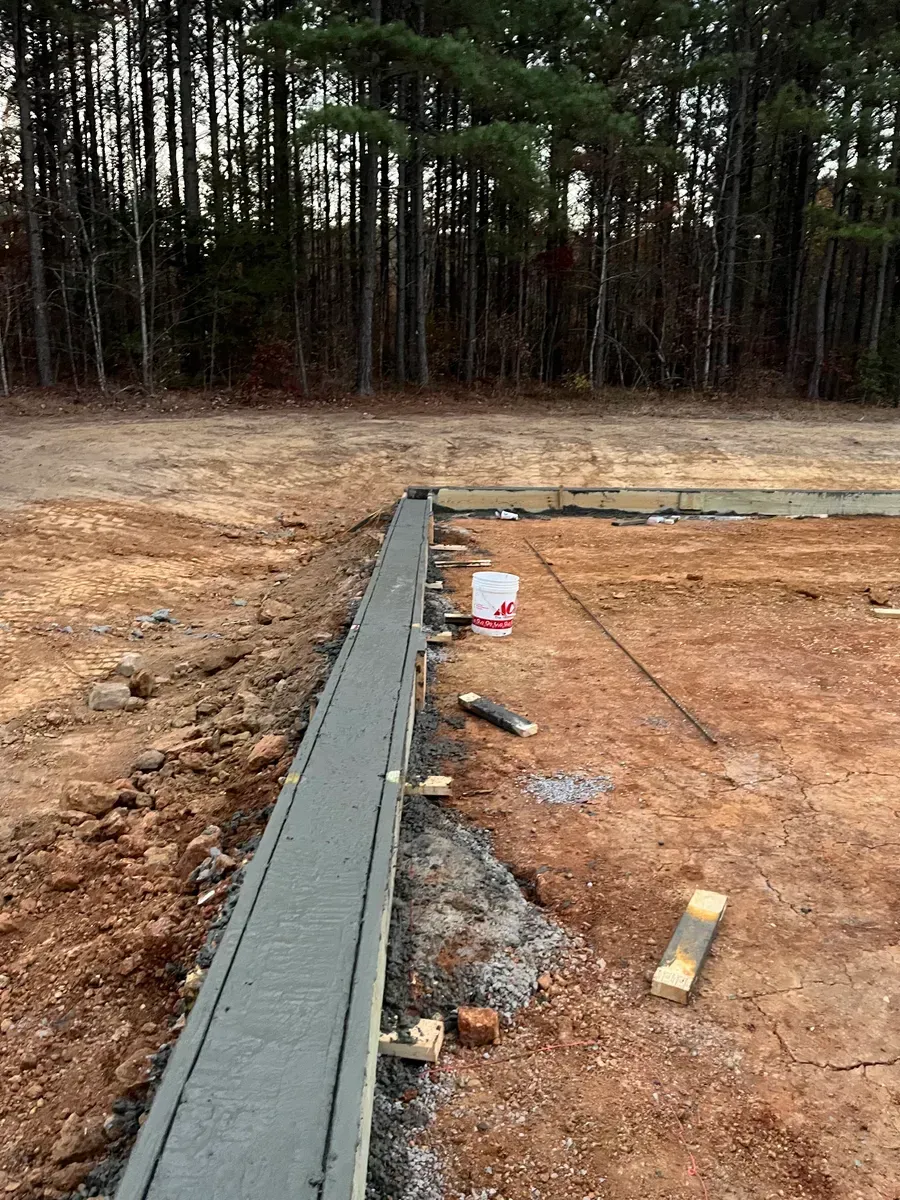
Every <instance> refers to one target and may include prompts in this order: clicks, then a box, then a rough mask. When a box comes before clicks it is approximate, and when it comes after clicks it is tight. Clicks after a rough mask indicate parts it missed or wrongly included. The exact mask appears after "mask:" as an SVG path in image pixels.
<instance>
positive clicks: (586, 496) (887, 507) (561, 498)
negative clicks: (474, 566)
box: [407, 484, 900, 517]
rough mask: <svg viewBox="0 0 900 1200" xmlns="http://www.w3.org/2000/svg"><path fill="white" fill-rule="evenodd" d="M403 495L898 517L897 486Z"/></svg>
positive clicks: (589, 511)
mask: <svg viewBox="0 0 900 1200" xmlns="http://www.w3.org/2000/svg"><path fill="white" fill-rule="evenodd" d="M407 495H408V496H411V497H416V498H418V499H422V498H423V497H424V496H426V495H430V496H431V497H432V500H433V503H434V507H435V509H436V510H439V511H443V512H471V513H481V512H491V513H493V512H494V511H495V510H497V509H501V508H505V509H509V510H511V511H515V512H522V513H529V514H533V515H537V514H541V513H553V514H556V515H576V516H577V515H594V516H629V515H635V516H639V515H648V516H649V515H652V514H654V513H660V514H662V513H684V514H687V515H700V514H708V515H711V516H713V515H720V516H726V515H734V516H770V517H816V516H829V517H863V516H873V517H874V516H880V517H881V516H883V517H896V516H900V490H897V491H865V490H849V489H848V490H827V489H815V488H712V487H710V488H679V487H671V488H665V487H606V488H602V487H600V488H581V487H565V486H561V485H560V486H534V487H502V486H498V487H493V486H490V485H485V486H477V487H455V486H446V485H442V484H435V485H432V484H425V485H420V486H413V487H409V488H407Z"/></svg>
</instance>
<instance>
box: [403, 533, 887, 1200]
mask: <svg viewBox="0 0 900 1200" xmlns="http://www.w3.org/2000/svg"><path fill="white" fill-rule="evenodd" d="M452 525H453V527H454V537H456V536H457V534H456V533H455V530H456V529H457V528H459V527H464V528H467V529H469V530H471V531H472V532H473V533H474V537H475V542H476V544H477V545H478V546H479V547H480V548H483V549H484V550H485V551H487V552H488V553H490V555H491V557H492V559H493V569H495V570H508V571H512V572H514V573H515V574H517V575H519V576H520V579H521V590H520V593H519V597H520V610H519V613H518V615H517V617H516V622H515V627H514V632H513V635H512V637H511V638H509V639H502V640H501V639H490V638H485V637H480V636H478V635H476V634H472V633H470V634H468V635H467V636H466V637H464V638H463V639H461V640H460V641H459V643H458V645H456V646H454V648H453V649H452V650H451V651H450V652H449V656H448V661H447V662H446V663H444V664H443V665H442V666H441V667H440V669H439V675H438V689H439V700H440V703H441V705H442V707H443V708H444V710H445V711H446V712H448V714H449V713H451V712H452V713H455V712H457V711H458V710H457V708H456V699H455V698H456V695H457V694H458V693H460V692H465V691H476V692H480V693H481V694H483V695H487V696H490V697H492V698H494V699H496V700H498V701H500V702H501V703H503V704H505V705H507V706H509V707H510V708H512V709H514V710H515V711H517V712H520V713H522V714H523V715H526V716H527V717H529V718H530V719H531V720H534V721H536V722H537V723H538V726H539V732H538V734H537V735H536V736H535V737H531V738H527V739H519V738H516V737H511V736H510V735H508V734H504V733H503V732H501V731H500V730H497V729H495V728H493V727H492V726H490V725H487V724H485V723H484V722H480V721H477V720H475V719H473V718H471V717H467V718H466V729H465V735H464V737H465V742H466V744H467V746H468V748H469V751H470V754H469V758H468V760H467V763H466V765H465V766H464V767H463V769H462V770H460V769H459V767H458V766H457V767H456V768H455V769H454V774H455V779H454V800H453V801H452V803H453V804H454V806H455V807H456V808H457V809H458V811H459V812H460V813H461V814H462V815H463V816H464V818H465V819H467V820H468V821H471V822H472V823H473V824H475V825H478V826H486V827H487V828H489V829H491V830H492V831H493V838H494V844H495V851H496V853H497V855H498V857H499V858H500V859H501V861H503V862H505V863H507V864H508V865H509V866H510V868H511V869H512V870H513V872H514V873H515V874H516V876H517V877H518V878H519V879H520V880H521V881H522V884H523V887H524V888H525V889H526V891H527V892H528V894H530V895H532V896H533V897H534V898H535V899H536V900H537V901H538V903H540V904H542V905H543V906H544V907H545V908H546V910H547V911H548V913H550V914H552V916H553V917H554V918H555V919H557V920H558V921H560V922H561V923H562V925H563V926H564V927H565V928H566V929H568V930H570V931H571V932H572V934H573V935H575V936H576V937H577V938H583V939H584V943H583V945H579V944H576V946H575V948H574V949H573V952H572V954H571V955H570V957H569V959H568V960H567V962H566V965H565V967H564V969H563V972H562V974H560V975H557V976H555V977H554V979H553V981H552V982H550V986H549V989H548V990H547V991H543V992H540V993H539V994H538V995H537V996H536V997H535V1000H534V1001H533V1002H532V1004H531V1005H530V1006H529V1007H528V1009H527V1010H525V1011H524V1012H523V1013H522V1015H521V1018H520V1019H519V1020H518V1021H517V1023H516V1025H515V1027H514V1028H513V1029H512V1030H510V1031H509V1032H508V1033H506V1034H505V1035H504V1039H503V1044H502V1046H500V1047H497V1048H494V1049H492V1050H491V1051H490V1052H489V1053H487V1054H484V1053H477V1054H476V1053H471V1052H466V1051H460V1052H459V1053H458V1055H457V1056H456V1057H455V1058H454V1059H453V1060H452V1061H450V1062H449V1064H447V1068H446V1069H448V1070H449V1071H450V1072H452V1073H453V1075H454V1076H455V1078H456V1079H457V1080H458V1081H459V1082H460V1083H461V1084H462V1087H461V1088H460V1090H458V1091H457V1092H456V1093H455V1094H454V1095H453V1097H452V1099H451V1100H450V1102H449V1104H448V1105H447V1106H446V1107H445V1108H443V1109H442V1110H441V1112H440V1114H439V1117H438V1121H437V1124H436V1125H435V1126H434V1127H433V1128H432V1129H431V1130H430V1131H429V1132H428V1133H427V1134H426V1141H427V1143H428V1144H429V1145H433V1146H435V1147H437V1148H439V1150H440V1151H441V1152H443V1153H449V1165H448V1170H447V1176H448V1194H453V1195H455V1194H457V1193H458V1194H461V1195H463V1194H464V1195H466V1196H470V1195H479V1196H481V1195H485V1196H487V1195H492V1196H495V1197H496V1198H497V1200H500V1198H501V1197H502V1198H504V1200H541V1198H543V1200H547V1198H549V1197H553V1198H554V1200H563V1198H565V1200H570V1198H571V1200H583V1198H585V1197H596V1198H600V1197H602V1198H603V1200H651V1198H652V1200H676V1198H678V1200H682V1198H688V1197H699V1198H705V1200H707V1198H708V1200H764V1198H768V1197H781V1196H784V1197H788V1198H790V1200H801V1197H802V1198H813V1197H815V1198H816V1200H875V1198H878V1200H897V1197H898V1196H900V1183H898V1176H900V1172H898V1170H897V1152H898V1145H900V1022H898V1018H897V1007H898V1004H900V950H898V945H897V944H898V925H900V885H898V881H897V866H896V864H897V848H898V845H900V841H898V837H897V832H896V829H897V819H898V815H900V812H898V809H900V739H898V735H900V712H898V708H897V685H898V666H900V653H898V637H900V623H895V622H892V621H891V620H885V619H879V618H877V617H875V616H873V615H872V612H871V608H872V604H871V601H872V600H873V599H874V598H878V599H881V600H888V601H893V602H897V601H898V600H900V522H897V521H894V520H874V519H873V520H868V519H866V520H831V519H829V520H807V521H789V520H768V521H765V520H757V521H741V522H733V523H730V522H728V523H726V522H713V521H705V522H694V521H691V522H685V523H680V524H677V525H674V526H665V525H662V526H641V527H615V526H613V525H612V524H611V523H610V522H609V521H606V520H595V519H583V518H558V519H554V520H552V521H524V520H523V521H519V522H517V523H516V524H513V523H511V522H510V523H509V524H506V523H501V522H497V521H486V520H462V521H461V520H459V519H454V520H453V521H452ZM442 536H444V535H442ZM444 540H449V535H446V536H445V538H444ZM526 541H531V542H532V543H533V544H534V545H535V546H537V547H538V548H539V549H540V550H541V552H542V553H543V554H544V555H545V556H546V557H547V558H548V559H549V560H551V561H552V563H553V565H554V567H555V569H556V570H557V571H558V572H559V574H560V575H561V577H562V578H563V579H564V580H565V582H566V583H567V585H568V586H569V587H570V588H571V589H572V590H573V591H575V592H576V593H577V594H578V595H580V596H581V598H582V599H583V600H584V601H585V602H586V603H587V604H588V605H589V606H590V607H592V608H594V609H595V611H596V612H597V614H598V615H599V616H600V617H601V620H603V621H604V622H605V623H606V624H607V625H608V626H609V627H610V628H611V629H612V631H613V632H614V633H615V634H616V635H617V636H618V637H619V638H620V639H621V640H622V641H623V642H624V644H625V645H627V646H628V648H629V649H630V650H631V651H632V652H633V653H634V654H636V655H637V657H638V658H639V659H640V660H641V661H642V662H643V663H644V664H645V665H646V666H647V667H649V668H650V670H652V671H653V672H654V673H655V674H656V675H657V676H658V677H659V678H660V680H661V681H662V682H663V683H664V684H665V686H666V687H667V688H669V689H670V690H671V691H672V692H673V693H674V694H675V695H677V697H678V698H679V699H680V700H681V701H682V702H683V703H685V704H686V705H687V706H688V707H689V709H691V710H692V711H693V712H694V713H695V714H696V716H697V717H698V718H699V719H700V720H701V721H702V722H703V723H704V724H705V725H706V726H707V727H709V728H710V729H711V730H712V731H713V733H714V735H715V736H716V737H717V739H718V745H715V746H712V745H709V744H708V743H706V742H705V741H704V740H703V738H702V737H701V736H700V735H699V734H698V733H697V732H696V730H694V729H693V728H692V727H691V726H690V725H689V724H688V722H687V721H685V720H684V718H683V717H682V716H681V715H680V714H679V712H678V711H677V710H676V709H675V708H674V707H673V706H672V705H670V704H669V703H668V702H667V701H666V699H665V698H664V697H663V696H662V695H661V694H660V693H659V692H658V691H657V690H656V689H655V688H654V687H653V686H652V684H650V683H649V682H648V681H646V680H645V679H644V678H643V677H642V676H641V675H640V674H639V672H638V671H637V670H636V668H634V667H633V666H632V664H631V663H629V662H628V660H627V659H626V658H625V656H624V655H623V654H622V653H621V651H620V650H618V649H617V648H616V647H615V646H614V645H613V644H612V643H611V642H609V641H608V640H607V639H606V638H605V637H604V636H603V634H602V633H601V631H600V630H599V629H597V628H596V626H594V625H593V624H592V623H591V622H590V620H589V619H588V618H587V617H586V616H585V615H584V614H583V613H582V612H581V610H580V609H579V608H578V607H577V605H576V604H574V603H573V602H572V601H571V600H569V599H568V598H567V597H566V596H565V595H564V593H563V592H562V591H561V589H560V588H559V586H558V585H557V583H556V582H555V581H554V579H553V578H552V577H551V576H550V575H549V574H548V573H547V571H546V570H545V568H544V567H543V566H542V565H541V563H540V562H539V561H538V559H537V558H536V557H535V555H534V554H533V553H532V551H531V550H530V549H529V548H528V546H527V545H526ZM462 574H463V573H462V572H448V575H447V579H448V584H445V587H447V586H448V585H449V586H450V587H452V588H455V589H456V590H455V591H454V592H451V599H452V600H454V601H457V602H458V604H459V606H461V607H467V606H468V601H469V598H470V596H469V593H468V591H467V589H468V586H469V583H468V580H469V573H468V572H466V573H465V576H464V577H463V578H461V576H462ZM867 589H870V590H869V591H867ZM559 771H564V772H583V773H585V774H586V775H588V776H601V775H608V776H610V777H611V778H612V781H613V784H614V790H612V791H610V792H608V793H606V794H603V793H600V794H597V795H596V796H595V797H594V798H593V799H592V800H590V801H589V802H586V803H583V804H579V805H554V804H548V803H541V802H539V801H538V800H536V799H534V798H532V797H531V796H530V795H529V794H527V792H526V791H525V790H524V783H525V780H526V777H527V776H530V775H540V776H551V775H553V774H554V773H556V772H559ZM697 887H702V888H709V889H712V890H716V891H720V892H724V893H726V894H727V896H728V910H727V912H726V915H725V917H724V920H723V922H722V925H721V927H720V932H719V936H718V940H717V942H716V943H715V945H714V948H713V952H712V955H711V957H710V959H709V960H708V962H707V964H706V966H705V968H704V971H703V973H702V977H701V979H700V982H699V985H698V987H697V988H696V994H695V996H694V998H693V1000H692V1002H691V1004H690V1006H689V1007H687V1008H682V1007H680V1006H677V1005H673V1004H672V1003H670V1002H668V1001H666V1000H662V999H658V998H653V997H651V996H650V995H649V980H650V977H651V975H652V972H653V970H654V969H655V967H656V966H657V965H658V962H659V959H660V957H661V955H662V952H663V950H664V948H665V946H666V944H667V942H668V940H669V937H670V935H671V933H672V931H673V929H674V927H675V925H676V924H677V921H678V919H679V917H680V915H681V913H682V912H683V910H684V908H685V905H686V903H687V900H688V899H689V897H690V895H691V892H692V891H693V890H694V888H697ZM547 982H549V981H545V983H547ZM481 1189H495V1190H494V1191H493V1192H491V1191H484V1190H481Z"/></svg>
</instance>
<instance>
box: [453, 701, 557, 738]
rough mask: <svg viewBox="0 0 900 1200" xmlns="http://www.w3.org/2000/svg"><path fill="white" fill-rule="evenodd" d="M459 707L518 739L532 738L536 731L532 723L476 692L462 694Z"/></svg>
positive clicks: (536, 728)
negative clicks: (517, 736)
mask: <svg viewBox="0 0 900 1200" xmlns="http://www.w3.org/2000/svg"><path fill="white" fill-rule="evenodd" d="M459 705H460V708H464V709H465V710H466V712H470V713H472V715H473V716H476V717H481V718H482V720H484V721H490V723H491V724H492V725H497V726H499V727H500V729H505V730H506V732H507V733H516V734H518V735H519V737H532V736H533V735H534V734H535V733H537V731H538V727H537V725H536V724H535V723H534V721H529V720H528V718H527V717H520V716H519V714H518V713H514V712H512V710H511V709H508V708H504V707H503V705H502V704H498V703H497V702H496V700H488V698H487V696H479V695H478V693H477V692H463V694H462V695H461V696H460V697H459Z"/></svg>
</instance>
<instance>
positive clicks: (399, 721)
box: [117, 500, 430, 1200]
mask: <svg viewBox="0 0 900 1200" xmlns="http://www.w3.org/2000/svg"><path fill="white" fill-rule="evenodd" d="M429 510H430V504H429V502H427V501H421V500H415V501H414V500H410V501H404V502H401V504H400V506H399V508H398V510H397V513H396V515H395V518H394V521H393V523H392V525H391V527H390V530H389V532H388V534H387V537H386V538H385V542H384V546H383V548H382V552H381V555H380V557H379V561H378V564H377V566H376V569H375V573H374V575H373V577H372V581H371V583H370V586H369V589H368V591H367V592H366V595H365V597H364V599H363V601H362V604H361V606H360V610H359V613H358V615H357V623H356V624H354V626H353V627H352V629H351V632H350V634H349V636H348V639H347V642H346V643H345V646H344V648H343V650H342V652H341V654H340V656H339V658H338V660H337V662H336V664H335V667H334V670H333V671H332V674H331V676H330V678H329V682H328V685H327V686H326V689H325V691H324V693H323V697H322V701H321V703H320V705H319V708H318V710H317V713H316V718H315V720H314V722H313V724H312V725H311V726H310V729H309V731H308V733H307V736H306V738H305V739H304V741H303V744H302V745H301V748H300V751H299V752H298V754H297V757H296V759H295V761H294V763H293V764H292V767H291V771H290V773H289V775H288V777H287V782H286V784H285V788H284V789H283V791H282V794H281V796H280V797H279V800H278V804H277V806H276V808H275V811H274V813H273V815H272V817H271V819H270V821H269V824H268V826H267V828H266V832H265V835H264V837H263V840H262V842H261V844H260V847H259V850H258V851H257V854H256V857H255V858H254V860H253V863H252V864H251V867H250V868H249V870H248V875H247V879H246V882H245V884H244V886H243V888H242V889H241V894H240V897H239V899H238V903H237V906H236V908H235V912H234V915H233V916H232V919H231V922H230V924H229V927H228V931H227V933H226V934H225V937H224V938H223V941H222V944H221V946H220V948H219V951H218V953H217V955H216V958H215V959H214V960H213V964H212V966H211V968H210V973H209V976H208V978H207V980H206V983H205V985H204V987H203V989H202V991H201V993H200V997H199V999H198V1002H197V1005H196V1006H195V1008H194V1011H193V1012H192V1014H191V1017H190V1020H189V1021H188V1025H187V1028H186V1029H185V1031H184V1033H183V1034H182V1036H181V1038H180V1040H179V1042H178V1044H177V1046H176V1050H175V1053H174V1054H173V1056H172V1061H171V1063H170V1064H169V1067H168V1068H167V1071H166V1074H165V1076H164V1078H163V1081H162V1084H161V1086H160V1090H159V1092H158V1094H157V1097H156V1099H155V1101H154V1104H153V1107H152V1108H151V1111H150V1114H149V1117H148V1120H147V1122H146V1125H145V1126H144V1129H143V1131H142V1133H141V1135H140V1137H139V1139H138V1142H137V1144H136V1146H135V1149H134V1152H133V1154H132V1157H131V1160H130V1162H129V1165H128V1168H127V1170H126V1173H125V1175H124V1177H123V1180H122V1183H121V1184H120V1186H119V1190H118V1192H117V1200H260V1198H262V1197H265V1198H266V1200H276V1198H277V1200H313V1198H315V1200H351V1198H353V1197H356V1196H359V1195H362V1193H363V1190H364V1185H365V1165H366V1158H367V1150H368V1137H369V1125H370V1121H371V1108H372V1091H373V1088H374V1072H375V1060H376V1053H377V1050H376V1047H377V1035H378V1021H379V1016H380V1006H381V995H382V990H383V984H384V962H385V952H386V938H387V923H388V919H389V914H390V901H391V894H392V888H393V872H394V861H395V855H396V844H397V835H398V825H399V815H400V796H401V786H402V772H403V769H404V766H405V762H406V756H407V754H408V750H409V737H410V725H411V722H410V714H411V705H412V699H413V693H414V678H415V655H416V652H417V651H418V650H419V649H421V648H422V647H423V646H424V640H423V636H422V630H421V619H422V604H423V595H424V580H425V573H426V568H427V536H426V531H427V518H428V513H429Z"/></svg>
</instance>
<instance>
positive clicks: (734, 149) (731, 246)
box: [719, 69, 749, 382]
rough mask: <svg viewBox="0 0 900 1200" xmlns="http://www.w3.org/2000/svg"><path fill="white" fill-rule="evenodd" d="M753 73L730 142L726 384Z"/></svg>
mask: <svg viewBox="0 0 900 1200" xmlns="http://www.w3.org/2000/svg"><path fill="white" fill-rule="evenodd" d="M748 87H749V70H746V69H745V70H743V71H741V74H740V79H739V82H738V87H737V99H736V108H735V111H734V114H733V117H732V126H731V127H732V134H731V138H730V139H729V142H730V145H729V151H730V152H729V159H730V176H731V185H730V187H729V191H728V207H727V209H726V213H725V245H724V253H723V255H722V336H721V337H720V339H719V377H720V382H725V381H726V380H727V379H728V376H729V374H730V371H731V334H732V329H731V317H732V311H733V308H734V291H735V267H736V264H737V245H738V223H739V219H740V212H741V182H742V178H743V166H744V127H745V123H746V120H747V91H748Z"/></svg>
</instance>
